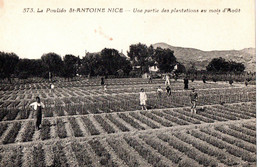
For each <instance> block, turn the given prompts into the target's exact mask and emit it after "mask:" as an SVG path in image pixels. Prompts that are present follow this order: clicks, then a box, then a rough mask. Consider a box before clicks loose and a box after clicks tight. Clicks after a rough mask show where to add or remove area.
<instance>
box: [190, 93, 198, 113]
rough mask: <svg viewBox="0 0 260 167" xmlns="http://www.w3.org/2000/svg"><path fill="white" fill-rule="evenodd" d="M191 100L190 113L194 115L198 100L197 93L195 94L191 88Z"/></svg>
mask: <svg viewBox="0 0 260 167" xmlns="http://www.w3.org/2000/svg"><path fill="white" fill-rule="evenodd" d="M190 100H191V113H194V114H196V112H197V111H196V102H197V100H198V93H197V92H195V88H192V92H191V93H190Z"/></svg>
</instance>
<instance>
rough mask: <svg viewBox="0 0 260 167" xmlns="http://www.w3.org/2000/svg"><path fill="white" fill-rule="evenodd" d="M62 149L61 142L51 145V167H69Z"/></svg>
mask: <svg viewBox="0 0 260 167" xmlns="http://www.w3.org/2000/svg"><path fill="white" fill-rule="evenodd" d="M63 149H64V147H63V146H62V143H61V142H56V143H53V146H52V152H53V153H54V157H53V166H64V167H69V164H68V161H67V158H66V155H65V152H64V150H63Z"/></svg>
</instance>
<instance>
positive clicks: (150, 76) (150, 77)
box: [148, 74, 153, 83]
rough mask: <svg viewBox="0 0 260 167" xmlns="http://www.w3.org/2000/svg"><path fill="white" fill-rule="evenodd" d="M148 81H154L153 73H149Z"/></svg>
mask: <svg viewBox="0 0 260 167" xmlns="http://www.w3.org/2000/svg"><path fill="white" fill-rule="evenodd" d="M148 83H153V76H152V74H150V75H149V81H148Z"/></svg>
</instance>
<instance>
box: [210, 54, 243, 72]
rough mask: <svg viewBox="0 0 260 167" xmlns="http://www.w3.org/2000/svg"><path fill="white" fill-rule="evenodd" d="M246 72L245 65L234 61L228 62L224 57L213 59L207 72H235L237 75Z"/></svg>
mask: <svg viewBox="0 0 260 167" xmlns="http://www.w3.org/2000/svg"><path fill="white" fill-rule="evenodd" d="M244 70H245V65H244V64H242V63H237V62H234V61H226V60H225V59H223V58H222V57H220V58H214V59H212V60H211V62H210V63H209V64H208V66H207V71H210V72H220V73H226V72H235V73H241V72H243V71H244Z"/></svg>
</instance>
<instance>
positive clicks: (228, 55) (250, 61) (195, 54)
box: [153, 43, 256, 72]
mask: <svg viewBox="0 0 260 167" xmlns="http://www.w3.org/2000/svg"><path fill="white" fill-rule="evenodd" d="M153 47H154V48H157V47H161V48H169V49H171V50H173V51H174V55H175V56H176V58H177V60H178V61H179V62H181V63H182V64H184V66H185V67H186V68H187V67H189V66H190V64H191V62H192V63H194V64H195V66H196V68H197V69H200V70H202V69H204V70H205V69H206V66H207V65H208V63H209V62H210V61H211V60H212V59H213V58H218V57H222V58H224V59H226V60H233V61H235V62H240V63H243V64H244V65H245V67H246V71H252V72H255V71H256V69H255V65H256V54H255V49H254V48H246V49H242V50H225V51H217V50H214V51H202V50H198V49H193V48H183V47H174V46H171V45H168V44H166V43H156V44H153Z"/></svg>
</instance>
